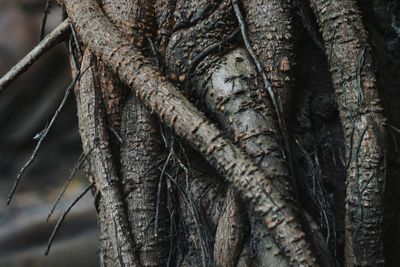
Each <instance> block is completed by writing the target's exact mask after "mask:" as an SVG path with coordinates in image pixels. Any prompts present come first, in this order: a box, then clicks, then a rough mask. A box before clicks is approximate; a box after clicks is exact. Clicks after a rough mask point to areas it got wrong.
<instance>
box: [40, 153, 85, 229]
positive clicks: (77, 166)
mask: <svg viewBox="0 0 400 267" xmlns="http://www.w3.org/2000/svg"><path fill="white" fill-rule="evenodd" d="M87 156H88V155H85V154H84V153H83V152H82V154H81V155H80V156H79V159H78V161H77V162H76V164H75V166H74V168H73V169H72V171H71V173H70V175H69V177H68V179H67V182H66V183H65V185H64V186H63V188H62V190H61V191H60V193H59V194H58V196H57V199H56V201H55V202H54V204H53V206H52V207H51V210H50V212H49V214H48V215H47V219H46V221H49V220H50V218H51V215H53V213H54V210H55V209H56V207H57V205H58V203H59V202H60V200H61V198H62V196H63V195H64V193H65V191H66V190H67V188H68V186H69V185H70V183H71V181H72V180H73V179H74V177H75V174H76V172H77V171H78V170H79V169H80V168H81V167H82V164H83V163H84V162H85V160H86V159H87Z"/></svg>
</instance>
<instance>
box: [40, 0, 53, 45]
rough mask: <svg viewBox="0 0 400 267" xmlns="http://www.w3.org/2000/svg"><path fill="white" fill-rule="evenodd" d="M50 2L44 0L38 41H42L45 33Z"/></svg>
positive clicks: (49, 0)
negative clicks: (44, 4)
mask: <svg viewBox="0 0 400 267" xmlns="http://www.w3.org/2000/svg"><path fill="white" fill-rule="evenodd" d="M51 4H52V1H51V0H47V1H46V6H45V7H44V10H43V16H42V23H41V24H40V33H39V42H40V41H42V40H43V38H44V34H45V30H46V23H47V16H48V15H49V13H50V8H51Z"/></svg>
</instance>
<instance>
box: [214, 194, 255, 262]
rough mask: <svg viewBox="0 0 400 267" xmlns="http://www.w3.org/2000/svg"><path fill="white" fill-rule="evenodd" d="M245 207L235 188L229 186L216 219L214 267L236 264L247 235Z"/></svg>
mask: <svg viewBox="0 0 400 267" xmlns="http://www.w3.org/2000/svg"><path fill="white" fill-rule="evenodd" d="M245 214H246V209H245V207H244V206H243V204H242V203H241V201H240V197H239V195H238V194H237V192H235V189H233V188H232V187H230V188H229V189H228V193H227V195H226V200H225V205H224V210H223V211H222V214H221V217H220V218H219V221H218V227H217V232H216V234H215V244H214V264H215V266H216V267H230V266H237V263H238V261H239V257H240V253H241V251H242V249H243V244H244V241H245V239H246V236H247V234H248V233H247V231H246V230H247V229H246V227H247V226H246V224H247V220H246V217H245Z"/></svg>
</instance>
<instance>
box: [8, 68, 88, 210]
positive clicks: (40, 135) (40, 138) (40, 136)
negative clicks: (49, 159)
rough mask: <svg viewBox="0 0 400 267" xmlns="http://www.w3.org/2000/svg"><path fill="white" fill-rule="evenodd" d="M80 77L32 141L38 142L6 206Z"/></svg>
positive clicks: (78, 76) (18, 177) (70, 86)
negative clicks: (48, 121)
mask: <svg viewBox="0 0 400 267" xmlns="http://www.w3.org/2000/svg"><path fill="white" fill-rule="evenodd" d="M80 77H81V74H77V75H76V76H75V78H74V79H73V81H72V82H71V83H70V84H69V85H68V87H67V90H66V91H65V94H64V97H63V99H62V100H61V103H60V105H59V106H58V108H57V110H56V112H55V113H54V115H53V117H52V118H51V121H50V123H49V125H47V126H46V127H45V128H44V129H43V130H42V131H41V132H40V133H38V134H37V135H36V136H35V137H34V139H38V142H37V144H36V147H35V149H34V150H33V152H32V155H31V157H30V158H29V159H28V161H27V162H26V163H25V165H24V166H23V167H22V168H21V170H20V171H19V173H18V175H17V178H16V179H15V182H14V185H13V187H12V188H11V192H10V194H9V196H8V200H7V205H9V204H10V202H11V199H12V197H13V195H14V193H15V190H16V189H17V186H18V184H19V182H20V181H21V178H22V176H23V175H24V173H25V171H26V170H27V169H28V168H29V166H30V165H31V164H32V163H33V161H34V160H35V159H36V156H37V155H38V152H39V148H40V146H41V145H42V143H43V141H44V139H45V138H46V136H47V134H48V132H49V130H50V128H51V127H52V126H53V124H54V122H55V120H56V119H57V117H58V115H59V114H60V112H61V110H62V108H63V107H64V105H65V102H66V101H67V99H68V96H69V94H70V93H71V90H72V89H73V88H74V86H75V84H76V82H77V81H78V80H79V78H80Z"/></svg>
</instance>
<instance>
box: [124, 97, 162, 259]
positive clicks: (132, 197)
mask: <svg viewBox="0 0 400 267" xmlns="http://www.w3.org/2000/svg"><path fill="white" fill-rule="evenodd" d="M157 128H158V127H157V125H156V120H155V119H154V118H153V117H151V116H150V114H149V112H148V111H147V109H146V108H145V107H144V106H143V105H141V104H140V103H139V102H138V100H137V99H135V98H134V97H130V98H129V99H128V100H127V101H126V103H125V107H124V110H123V120H122V131H121V135H122V138H123V143H122V144H121V147H122V149H121V165H122V166H121V174H122V177H123V181H122V184H123V186H124V196H125V201H126V205H127V210H128V214H129V221H130V225H131V229H132V233H133V236H134V237H135V242H136V244H137V246H138V248H137V251H138V254H139V257H140V260H141V263H142V266H165V265H166V261H167V259H168V251H169V239H168V237H169V235H168V225H169V223H168V214H167V209H166V190H165V189H166V188H165V181H164V182H163V177H162V176H161V173H160V170H159V169H158V168H157V166H156V164H157V162H159V161H160V160H161V159H162V158H163V151H162V145H161V144H160V142H159V141H158V140H159V139H158V138H159V133H158V132H157V130H156V129H157ZM159 183H161V184H160V185H159ZM159 186H160V191H159V189H158V187H159ZM157 199H158V202H157ZM156 221H157V226H156Z"/></svg>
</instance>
